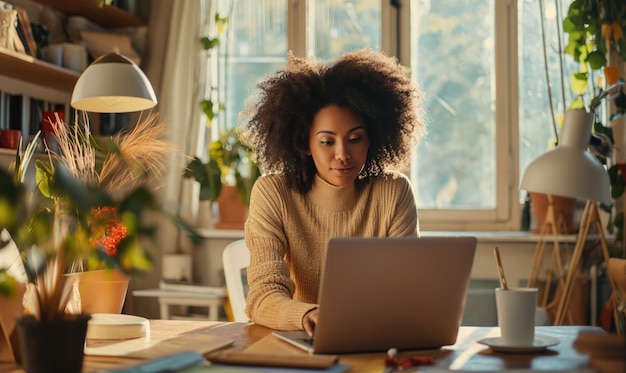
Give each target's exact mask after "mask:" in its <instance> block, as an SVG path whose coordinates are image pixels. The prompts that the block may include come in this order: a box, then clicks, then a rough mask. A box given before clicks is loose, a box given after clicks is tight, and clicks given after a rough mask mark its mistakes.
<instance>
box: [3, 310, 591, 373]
mask: <svg viewBox="0 0 626 373" xmlns="http://www.w3.org/2000/svg"><path fill="white" fill-rule="evenodd" d="M150 330H151V338H161V337H167V336H177V335H182V334H189V333H208V334H211V335H214V336H218V337H223V338H226V339H231V340H234V344H233V345H232V347H231V348H234V349H239V350H243V349H246V350H249V351H255V352H259V351H269V352H273V353H289V354H297V353H303V352H301V351H300V350H298V349H296V348H294V347H291V346H289V345H288V344H286V343H284V342H282V341H280V340H278V339H276V338H275V337H273V336H271V335H269V334H270V333H271V330H270V329H268V328H265V327H262V326H259V325H255V324H246V323H228V322H212V321H181V320H151V321H150ZM580 331H597V332H602V330H601V329H600V328H597V327H586V326H558V327H537V333H541V334H546V335H550V336H553V337H556V338H559V340H560V343H559V344H558V345H556V346H554V347H550V348H549V349H548V350H547V351H545V352H541V353H536V354H504V353H493V352H491V350H490V349H489V348H488V347H487V346H483V345H481V344H479V343H476V341H477V340H479V339H481V338H485V337H494V336H498V335H499V330H498V328H495V327H461V329H460V331H459V337H458V340H457V343H456V344H455V345H453V346H446V347H443V348H441V349H439V350H422V351H417V352H400V353H399V357H401V358H402V357H406V356H414V355H431V356H434V357H435V358H436V359H437V361H436V367H438V368H444V369H453V370H461V369H462V370H469V371H471V370H480V371H483V372H484V371H501V370H506V369H527V370H537V371H542V370H573V369H576V368H584V367H588V366H589V365H588V362H589V359H588V357H587V356H585V355H582V354H579V353H578V352H577V351H576V350H575V349H574V348H573V343H574V341H575V340H576V338H577V335H578V332H580ZM384 357H385V353H367V354H348V355H342V356H341V358H340V361H341V362H342V363H344V364H348V365H350V367H351V369H350V372H363V371H370V372H382V371H383V368H384V366H383V359H384ZM136 363H137V360H136V359H129V358H123V357H98V356H89V355H87V356H85V362H84V370H83V371H84V372H87V373H88V372H96V371H98V370H101V369H106V368H109V369H110V368H114V367H122V366H128V365H132V364H136ZM0 372H14V373H18V372H19V373H21V372H23V371H22V370H21V369H20V368H19V367H17V366H15V365H14V364H6V363H0Z"/></svg>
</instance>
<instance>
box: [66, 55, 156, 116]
mask: <svg viewBox="0 0 626 373" xmlns="http://www.w3.org/2000/svg"><path fill="white" fill-rule="evenodd" d="M156 104H157V98H156V95H155V93H154V89H153V88H152V85H151V84H150V81H149V80H148V78H147V77H146V75H145V74H144V73H143V71H141V69H140V68H139V67H138V66H137V65H135V64H134V63H133V62H132V61H131V60H130V59H128V58H126V57H124V56H122V55H120V54H118V53H109V54H106V55H104V56H101V57H100V58H98V59H97V60H95V61H94V62H93V63H92V64H91V65H89V66H88V67H87V69H85V71H84V72H83V73H82V74H81V75H80V77H79V78H78V81H77V82H76V85H75V86H74V91H73V92H72V100H71V105H72V107H73V108H75V109H78V110H83V111H91V112H96V113H127V112H132V111H142V110H147V109H150V108H153V107H154V106H156Z"/></svg>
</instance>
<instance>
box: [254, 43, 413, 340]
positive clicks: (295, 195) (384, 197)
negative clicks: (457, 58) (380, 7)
mask: <svg viewBox="0 0 626 373" xmlns="http://www.w3.org/2000/svg"><path fill="white" fill-rule="evenodd" d="M258 88H259V89H260V93H259V95H258V97H256V100H255V101H254V104H253V106H251V108H250V111H249V113H248V115H249V116H248V118H249V119H248V120H247V121H246V123H245V124H244V126H243V130H242V137H243V140H244V142H246V143H247V144H248V145H249V146H250V147H251V148H252V150H253V152H254V154H255V156H256V157H257V159H258V162H259V165H260V166H261V169H263V170H264V171H265V173H266V176H263V177H261V178H260V179H258V180H257V182H256V184H255V186H254V188H253V190H252V195H251V199H250V211H249V216H248V219H247V221H246V225H245V239H246V244H247V245H248V248H249V249H250V266H249V267H248V283H249V286H250V290H249V292H248V295H247V299H246V313H247V315H248V316H249V317H250V319H251V320H252V321H253V322H255V323H257V324H261V325H265V326H267V327H270V328H273V329H279V330H298V329H304V330H305V331H307V333H309V335H311V336H312V335H313V330H314V328H315V324H316V322H317V305H316V302H317V296H318V286H319V280H320V275H321V269H322V263H323V258H324V252H325V249H326V244H327V241H328V240H329V239H330V238H332V237H351V236H358V237H391V236H417V235H418V234H419V226H418V220H417V208H416V205H415V201H414V197H413V191H412V188H411V185H410V182H409V180H408V179H407V178H406V177H405V176H404V175H403V174H401V173H399V172H398V171H393V170H405V169H406V168H405V166H407V165H408V161H409V157H410V154H411V150H412V146H413V144H414V143H415V141H416V140H417V139H418V137H419V136H420V135H421V134H422V132H423V129H424V124H423V122H422V121H421V118H420V117H419V114H420V106H419V100H420V98H421V93H420V91H419V90H418V89H417V87H415V86H414V85H413V84H412V82H411V80H410V74H409V71H408V69H407V68H405V67H403V66H402V65H400V64H399V63H398V62H397V61H396V60H395V59H393V58H390V57H387V56H385V55H383V54H381V53H377V52H374V51H372V50H369V49H362V50H358V51H354V52H351V53H347V54H345V55H344V56H342V57H340V58H339V59H337V60H336V61H335V62H334V63H333V64H331V65H328V66H327V65H323V64H317V63H315V62H314V61H309V60H305V59H300V58H296V57H293V56H291V55H290V56H289V61H288V64H287V67H286V69H285V70H283V71H280V72H278V73H277V74H276V75H274V76H271V77H269V78H268V79H266V80H265V81H264V82H262V83H260V84H259V86H258Z"/></svg>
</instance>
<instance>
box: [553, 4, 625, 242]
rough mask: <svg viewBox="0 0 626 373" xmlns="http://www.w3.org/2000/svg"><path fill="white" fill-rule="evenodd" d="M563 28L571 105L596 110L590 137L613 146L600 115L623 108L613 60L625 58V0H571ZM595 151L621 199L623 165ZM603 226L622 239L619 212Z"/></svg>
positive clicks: (614, 115)
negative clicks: (571, 66)
mask: <svg viewBox="0 0 626 373" xmlns="http://www.w3.org/2000/svg"><path fill="white" fill-rule="evenodd" d="M563 32H564V33H566V34H567V35H568V43H567V45H566V46H565V49H564V53H565V54H567V55H570V56H572V58H573V59H574V61H576V62H578V63H579V70H578V71H576V72H574V73H573V75H572V79H571V89H572V91H573V92H574V94H575V95H576V97H575V98H574V100H573V101H572V103H571V105H570V107H571V108H584V109H588V110H590V111H593V112H596V114H597V115H596V116H595V118H596V122H595V124H594V129H593V131H594V136H596V138H597V139H599V142H600V143H604V144H609V146H610V147H611V148H612V146H613V144H615V139H614V136H613V129H612V127H611V126H610V125H609V123H605V122H604V119H603V118H608V122H610V121H613V120H616V119H617V118H619V117H620V116H622V115H624V114H625V113H626V94H625V93H624V90H623V84H624V81H623V77H619V72H618V71H619V70H618V68H617V67H616V63H623V62H624V61H626V39H625V38H624V35H625V34H626V2H624V1H623V0H574V1H573V2H572V3H571V4H570V6H569V8H568V12H567V16H566V17H565V19H564V20H563ZM618 61H619V62H618ZM587 97H591V98H587ZM587 100H588V102H589V104H588V105H587V104H586V101H587ZM609 101H611V102H612V103H613V105H611V106H612V107H611V106H609V105H608V102H609ZM603 103H606V105H605V107H604V110H609V113H608V115H606V116H603V115H599V114H601V113H602V110H600V108H601V104H603ZM596 155H598V158H599V159H600V160H601V161H602V162H604V163H605V164H607V165H608V166H609V167H608V173H609V177H610V180H611V196H612V198H613V199H614V200H616V199H619V198H622V197H623V194H624V187H625V177H624V176H625V175H626V174H624V173H623V172H622V169H624V167H623V165H620V164H618V163H619V162H614V161H612V160H611V158H610V157H609V156H610V152H604V153H603V154H596ZM624 171H626V169H625V170H624ZM602 208H603V209H604V210H605V211H607V212H609V213H611V214H613V206H606V205H602ZM607 228H608V231H609V232H615V241H616V242H623V240H624V237H623V236H624V213H623V211H619V212H618V213H617V214H616V215H614V216H612V218H611V219H610V221H609V224H608V227H607Z"/></svg>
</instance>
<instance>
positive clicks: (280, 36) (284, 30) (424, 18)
mask: <svg viewBox="0 0 626 373" xmlns="http://www.w3.org/2000/svg"><path fill="white" fill-rule="evenodd" d="M554 1H560V0H554ZM546 2H547V3H550V0H546ZM395 3H399V6H398V7H396V6H394V5H393V4H395ZM217 11H218V12H219V13H220V14H226V15H228V16H229V18H230V24H229V31H228V34H227V35H226V36H225V38H226V42H224V43H222V45H221V47H220V50H219V57H218V61H219V65H218V66H219V68H218V69H217V70H218V71H219V81H221V82H224V84H221V85H220V91H219V95H220V97H221V99H220V101H221V102H224V103H226V110H225V112H224V113H222V114H220V115H219V116H218V118H216V119H217V122H216V123H217V125H216V126H214V128H213V131H214V133H215V134H217V131H219V129H220V128H228V127H232V126H234V125H235V124H236V123H237V120H236V116H237V113H238V112H239V111H241V110H242V109H243V107H244V105H245V103H246V101H247V99H248V98H249V97H250V95H251V94H252V93H253V92H254V90H255V88H256V83H257V82H258V81H259V80H260V79H262V78H263V77H264V76H265V75H266V74H270V73H273V72H275V71H277V70H278V69H280V68H281V67H282V66H283V65H284V63H285V61H286V55H287V51H288V50H290V51H293V52H294V53H295V54H296V55H304V54H306V55H309V56H315V57H316V58H318V59H329V58H332V57H334V56H337V55H339V54H341V53H343V52H346V51H348V50H352V49H355V48H360V47H364V46H369V47H374V48H377V49H380V50H383V51H385V52H386V53H388V54H392V55H397V56H398V57H399V58H400V60H401V61H402V62H403V63H404V64H406V65H408V66H410V67H411V70H412V74H413V77H414V79H415V80H416V82H418V84H419V85H420V87H421V88H422V89H423V91H424V93H425V96H426V99H425V101H424V106H425V109H426V115H427V122H428V134H427V135H426V137H425V138H424V139H423V140H422V142H421V143H420V145H419V146H418V147H417V149H416V153H415V156H414V161H413V162H412V168H411V178H412V180H413V183H414V186H415V193H416V200H417V201H418V205H419V209H420V223H421V226H422V229H423V230H516V229H518V227H519V224H520V219H519V217H520V214H521V204H520V201H521V198H522V197H523V196H522V193H520V191H519V189H518V183H519V179H520V170H522V171H523V169H524V168H525V166H526V164H528V162H530V161H531V160H532V159H534V158H535V157H536V156H538V155H539V154H541V153H542V152H544V151H546V150H547V149H548V146H547V144H548V143H549V139H550V137H551V127H550V115H549V110H548V109H547V103H546V92H547V90H546V84H545V78H544V75H545V74H543V66H544V64H543V59H542V58H543V57H542V56H543V51H542V48H540V45H541V44H540V40H541V34H540V33H539V32H538V31H537V30H539V29H540V28H539V25H540V18H539V15H540V14H542V15H543V14H547V13H544V11H542V10H540V9H539V0H518V2H517V4H516V3H515V2H514V1H501V0H474V1H471V2H468V1H465V0H437V1H433V0H400V1H391V0H359V1H355V0H308V1H305V0H291V1H288V0H217ZM518 14H519V22H518ZM518 35H519V41H518ZM518 45H519V50H518ZM518 55H519V66H520V67H519V71H520V77H521V79H520V84H519V90H518V79H517V76H518ZM552 55H554V53H553V54H552ZM518 117H519V119H518ZM518 128H519V129H520V130H519V131H518ZM518 133H519V135H518ZM518 161H519V165H518Z"/></svg>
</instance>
